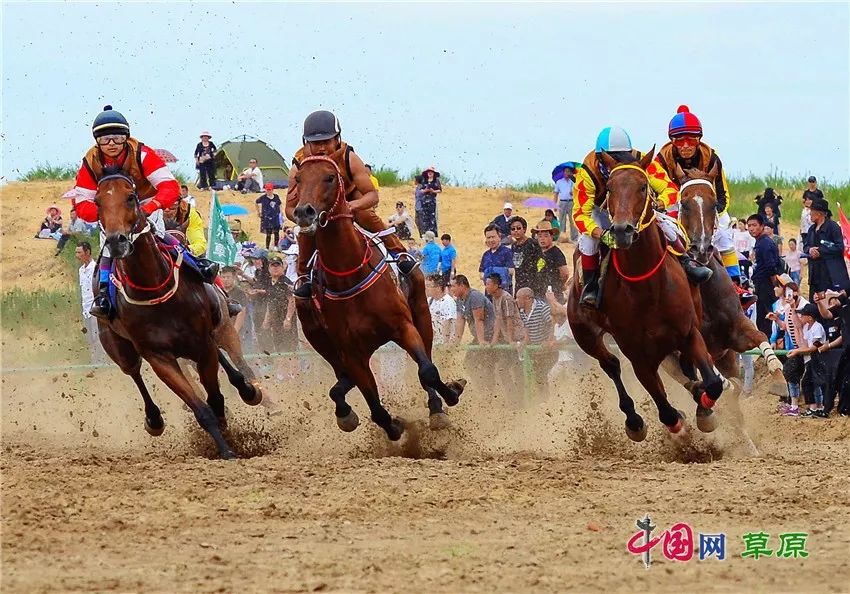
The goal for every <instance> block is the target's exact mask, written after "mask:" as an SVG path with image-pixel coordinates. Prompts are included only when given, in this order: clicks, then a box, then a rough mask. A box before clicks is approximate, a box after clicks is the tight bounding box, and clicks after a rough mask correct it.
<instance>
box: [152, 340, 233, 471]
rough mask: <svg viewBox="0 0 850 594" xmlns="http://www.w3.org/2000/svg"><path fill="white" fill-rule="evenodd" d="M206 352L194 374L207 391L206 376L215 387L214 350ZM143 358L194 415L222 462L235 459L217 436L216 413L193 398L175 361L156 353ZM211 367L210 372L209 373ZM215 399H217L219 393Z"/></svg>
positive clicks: (221, 438)
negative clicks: (208, 435) (205, 356)
mask: <svg viewBox="0 0 850 594" xmlns="http://www.w3.org/2000/svg"><path fill="white" fill-rule="evenodd" d="M208 350H209V354H208V355H207V359H209V360H208V361H204V362H203V363H202V362H199V364H198V372H199V375H200V376H201V382H202V383H203V384H204V387H205V388H207V382H208V381H210V378H209V375H210V374H212V375H213V377H214V380H215V383H216V386H217V385H218V360H217V357H216V353H217V350H216V349H214V348H210V349H208ZM146 358H147V361H148V363H150V364H151V367H153V370H154V372H155V373H156V374H157V376H159V379H161V380H162V381H163V382H165V385H166V386H168V387H169V388H171V390H172V391H173V392H174V393H175V394H177V395H178V396H180V398H181V399H182V400H183V402H185V403H186V406H188V407H189V408H190V409H192V412H193V413H195V419H197V421H198V424H199V425H200V426H201V427H202V428H203V429H204V430H205V431H206V432H207V433H209V434H210V436H211V437H212V438H213V440H214V441H215V443H216V445H217V446H218V453H219V455H220V456H221V457H222V458H225V459H230V458H235V457H236V455H235V454H234V453H233V450H232V449H230V446H229V445H227V442H226V441H225V440H224V436H223V435H222V434H221V428H220V427H219V423H218V419H217V418H216V413H215V412H213V409H212V408H210V406H209V405H208V404H207V403H206V402H204V401H203V400H201V399H200V398H199V397H198V395H197V394H195V390H194V389H192V385H191V384H190V383H189V380H187V379H186V376H184V375H183V372H182V371H181V370H180V366H179V365H178V363H177V359H176V358H175V357H174V356H173V355H171V354H168V353H157V354H154V355H151V356H149V357H146ZM211 367H212V370H210V368H211ZM205 378H206V379H205ZM219 396H221V392H220V391H219ZM220 412H221V413H222V414H223V412H224V398H223V397H222V405H221V411H220Z"/></svg>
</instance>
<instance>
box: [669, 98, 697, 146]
mask: <svg viewBox="0 0 850 594" xmlns="http://www.w3.org/2000/svg"><path fill="white" fill-rule="evenodd" d="M667 134H668V135H669V136H670V138H676V137H677V136H685V135H688V136H702V123H701V122H700V121H699V118H698V117H697V116H695V115H694V114H692V113H691V110H690V109H688V106H687V105H680V106H679V109H677V110H676V115H674V116H673V119H672V120H670V126H669V127H668V128H667Z"/></svg>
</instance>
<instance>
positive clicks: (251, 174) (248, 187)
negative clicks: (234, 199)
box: [236, 159, 263, 194]
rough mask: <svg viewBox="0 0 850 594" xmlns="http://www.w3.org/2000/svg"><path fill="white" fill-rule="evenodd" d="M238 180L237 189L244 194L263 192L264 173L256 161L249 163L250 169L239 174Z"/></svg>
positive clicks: (252, 160) (247, 168)
mask: <svg viewBox="0 0 850 594" xmlns="http://www.w3.org/2000/svg"><path fill="white" fill-rule="evenodd" d="M237 180H238V181H237V182H236V189H237V190H239V191H240V192H242V193H243V194H247V193H248V192H262V191H263V172H262V171H260V168H259V166H258V165H257V160H256V159H251V160H250V161H248V167H246V168H245V169H244V170H243V171H242V173H240V174H239V177H238V178H237Z"/></svg>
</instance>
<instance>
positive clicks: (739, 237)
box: [732, 220, 756, 278]
mask: <svg viewBox="0 0 850 594" xmlns="http://www.w3.org/2000/svg"><path fill="white" fill-rule="evenodd" d="M732 243H733V245H734V246H735V252H736V253H737V254H738V265H739V266H740V267H741V272H743V273H744V276H746V277H747V278H750V265H751V264H752V262H751V261H750V256H751V255H752V253H753V248H754V247H755V245H756V239H755V237H753V236H752V235H750V232H749V231H747V223H746V221H743V220H739V221H738V222H737V223H736V224H735V231H734V232H733V233H732Z"/></svg>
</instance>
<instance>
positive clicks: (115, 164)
mask: <svg viewBox="0 0 850 594" xmlns="http://www.w3.org/2000/svg"><path fill="white" fill-rule="evenodd" d="M92 134H93V135H94V139H95V143H96V144H95V145H94V146H93V147H92V148H90V149H89V150H88V152H87V153H86V155H85V157H83V162H82V165H81V166H80V170H79V171H78V172H77V188H76V190H77V196H76V210H77V216H79V217H80V218H81V219H83V220H84V221H86V222H89V223H94V222H96V221H97V220H98V213H97V205H96V204H95V202H94V197H95V195H96V194H97V184H98V182H99V181H100V179H101V178H103V177H104V175H105V174H104V171H105V170H106V169H107V168H109V169H110V170H114V169H118V170H120V171H121V173H123V174H125V175H127V176H128V177H130V178H131V179H132V180H133V181H134V182H135V184H136V192H137V194H138V195H139V198H140V199H141V200H142V211H143V212H144V213H145V215H147V216H148V217H151V223H152V226H153V227H154V228H155V229H156V235H157V237H159V238H160V239H161V240H164V241H165V243H169V244H176V243H177V242H176V240H175V239H174V238H172V237H171V236H170V235H168V234H166V233H165V227H164V225H163V223H162V213H161V211H162V210H163V209H167V208H169V207H171V206H172V205H173V204H174V203H175V202H176V201H177V200H179V198H180V186H179V184H178V183H177V180H176V179H174V176H173V175H172V174H171V172H170V171H169V170H168V167H167V166H166V164H165V162H164V161H163V160H162V159H161V158H160V156H159V155H157V154H156V153H155V152H154V151H153V149H151V148H148V147H146V146H145V145H144V144H142V143H141V142H139V141H138V140H136V139H135V138H133V137H131V136H130V124H128V123H127V119H126V118H125V117H124V116H123V115H121V114H120V113H119V112H117V111H115V110H114V109H112V106H111V105H107V106H105V107H104V108H103V112H101V113H100V114H99V115H98V116H97V117H96V118H95V119H94V124H92ZM154 213H157V214H158V215H159V216H152V215H154ZM104 240H105V237H104V234H103V233H101V234H100V245H101V257H100V267H99V268H100V275H99V277H98V278H99V281H100V282H99V291H98V295H97V296H96V297H95V300H94V305H93V306H92V308H91V314H92V315H93V316H97V317H100V318H105V319H108V318H109V317H110V316H111V314H112V312H111V311H110V309H111V306H110V303H109V297H108V287H109V274H110V272H111V269H112V258H111V254H110V253H109V249H108V248H107V247H106V246H105V245H104ZM198 268H199V271H200V273H201V276H203V278H204V281H206V282H209V283H212V282H213V281H214V279H215V277H216V275H217V274H218V264H215V263H214V262H210V261H208V260H200V259H199V261H198Z"/></svg>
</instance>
